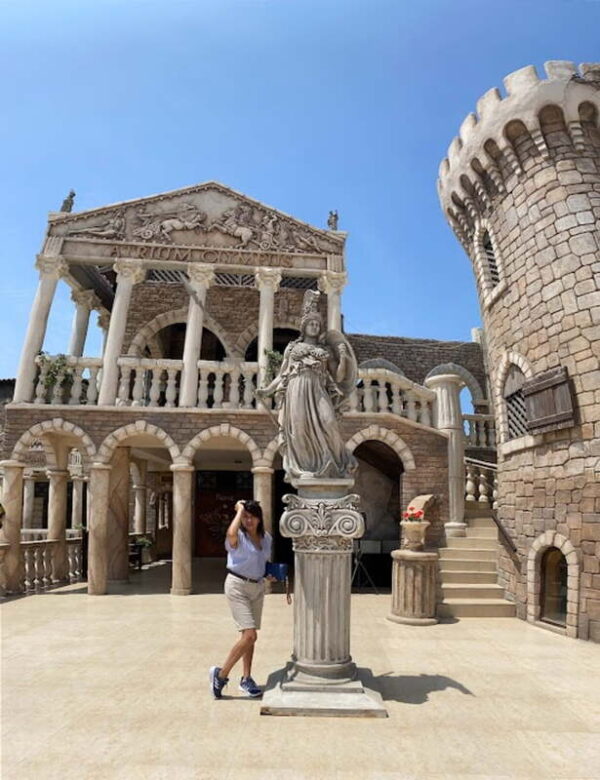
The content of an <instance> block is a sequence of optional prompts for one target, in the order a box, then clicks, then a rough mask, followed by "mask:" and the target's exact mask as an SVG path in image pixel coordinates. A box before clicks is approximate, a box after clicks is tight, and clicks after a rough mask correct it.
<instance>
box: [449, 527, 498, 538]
mask: <svg viewBox="0 0 600 780" xmlns="http://www.w3.org/2000/svg"><path fill="white" fill-rule="evenodd" d="M451 538H455V539H457V538H458V539H460V538H461V537H460V536H459V537H456V536H455V537H451ZM467 539H496V540H497V539H498V529H497V528H496V526H493V527H490V528H483V527H482V528H467Z"/></svg>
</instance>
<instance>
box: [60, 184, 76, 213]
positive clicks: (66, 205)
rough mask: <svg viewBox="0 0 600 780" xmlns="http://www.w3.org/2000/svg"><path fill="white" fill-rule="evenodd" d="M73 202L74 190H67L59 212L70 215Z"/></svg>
mask: <svg viewBox="0 0 600 780" xmlns="http://www.w3.org/2000/svg"><path fill="white" fill-rule="evenodd" d="M74 202H75V190H69V194H68V195H67V197H66V198H65V199H64V200H63V202H62V206H61V207H60V210H61V211H65V212H67V213H68V214H70V213H71V212H72V211H73V203H74Z"/></svg>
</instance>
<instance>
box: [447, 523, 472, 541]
mask: <svg viewBox="0 0 600 780" xmlns="http://www.w3.org/2000/svg"><path fill="white" fill-rule="evenodd" d="M444 530H445V532H446V537H449V536H466V535H467V524H466V523H457V522H455V523H452V522H450V523H445V524H444Z"/></svg>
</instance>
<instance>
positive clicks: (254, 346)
mask: <svg viewBox="0 0 600 780" xmlns="http://www.w3.org/2000/svg"><path fill="white" fill-rule="evenodd" d="M298 336H299V332H298V331H297V330H294V329H293V328H274V329H273V352H280V353H281V354H282V355H283V353H284V351H285V348H286V347H287V345H288V344H289V343H290V341H293V340H294V339H297V338H298ZM244 360H246V361H248V362H249V363H255V362H256V361H257V360H258V337H256V338H253V339H252V341H251V342H250V343H249V344H248V346H247V347H246V353H245V355H244Z"/></svg>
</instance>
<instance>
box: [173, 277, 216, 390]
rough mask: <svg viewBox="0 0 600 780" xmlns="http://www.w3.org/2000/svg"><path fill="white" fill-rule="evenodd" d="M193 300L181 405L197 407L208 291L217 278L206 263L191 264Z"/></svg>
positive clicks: (186, 333) (185, 343) (188, 328)
mask: <svg viewBox="0 0 600 780" xmlns="http://www.w3.org/2000/svg"><path fill="white" fill-rule="evenodd" d="M188 275H189V277H190V302H189V305H188V318H187V325H186V329H185V342H184V345H183V371H182V374H181V393H180V396H179V406H196V405H197V402H198V360H200V351H201V349H202V328H203V327H204V309H205V306H206V293H207V291H208V288H209V286H210V284H211V282H212V280H213V279H214V269H213V268H211V267H207V266H203V265H190V266H188Z"/></svg>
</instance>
